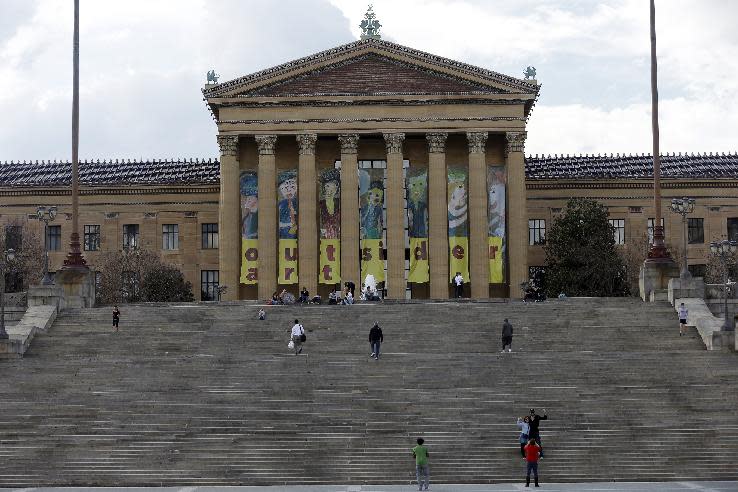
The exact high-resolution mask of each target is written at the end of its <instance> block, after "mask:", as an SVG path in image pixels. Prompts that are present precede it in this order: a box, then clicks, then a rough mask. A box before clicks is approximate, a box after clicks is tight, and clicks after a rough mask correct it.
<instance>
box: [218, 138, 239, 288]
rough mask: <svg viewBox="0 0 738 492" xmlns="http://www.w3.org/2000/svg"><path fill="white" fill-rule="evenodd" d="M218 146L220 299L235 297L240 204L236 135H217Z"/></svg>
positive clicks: (237, 285)
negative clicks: (223, 289)
mask: <svg viewBox="0 0 738 492" xmlns="http://www.w3.org/2000/svg"><path fill="white" fill-rule="evenodd" d="M218 146H219V147H220V207H219V208H218V235H219V237H220V247H219V248H218V262H219V265H220V266H219V267H218V268H219V274H218V275H219V277H218V279H219V284H220V285H221V286H226V287H228V289H227V290H226V291H225V293H224V294H223V296H222V297H221V299H222V300H224V301H225V300H227V301H232V300H236V299H238V291H239V287H240V283H241V282H240V270H241V234H240V231H241V228H240V223H241V206H240V198H239V189H238V183H239V168H238V135H218Z"/></svg>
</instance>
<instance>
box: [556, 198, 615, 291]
mask: <svg viewBox="0 0 738 492" xmlns="http://www.w3.org/2000/svg"><path fill="white" fill-rule="evenodd" d="M607 216H608V213H607V209H606V208H605V207H604V206H603V205H601V204H599V203H598V202H596V201H593V200H587V199H582V198H576V199H572V200H569V203H568V204H567V205H566V210H565V211H564V213H563V214H562V215H561V216H560V217H558V218H557V219H556V220H554V223H553V226H552V227H551V229H550V230H549V231H547V233H546V244H545V245H544V247H543V248H544V251H545V252H546V292H547V294H548V295H549V296H557V295H558V294H559V293H561V292H563V293H565V294H566V295H567V296H593V297H605V296H624V295H628V283H627V277H626V272H625V265H624V263H623V260H622V257H621V256H620V255H619V254H618V250H617V248H616V246H615V238H614V229H613V227H612V226H611V225H610V223H609V222H608V219H607Z"/></svg>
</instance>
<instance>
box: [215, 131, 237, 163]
mask: <svg viewBox="0 0 738 492" xmlns="http://www.w3.org/2000/svg"><path fill="white" fill-rule="evenodd" d="M218 147H220V155H221V156H223V157H235V158H236V159H238V135H218Z"/></svg>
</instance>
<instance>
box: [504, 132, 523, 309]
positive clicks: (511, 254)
mask: <svg viewBox="0 0 738 492" xmlns="http://www.w3.org/2000/svg"><path fill="white" fill-rule="evenodd" d="M525 137H526V133H525V132H507V133H506V134H505V138H506V139H507V145H506V147H505V165H506V167H507V235H508V237H507V248H506V249H507V251H508V265H509V270H508V271H509V273H508V280H509V282H510V297H517V296H518V295H522V294H521V291H520V284H521V283H522V282H527V281H528V209H527V202H526V189H525V155H524V154H523V149H524V146H525Z"/></svg>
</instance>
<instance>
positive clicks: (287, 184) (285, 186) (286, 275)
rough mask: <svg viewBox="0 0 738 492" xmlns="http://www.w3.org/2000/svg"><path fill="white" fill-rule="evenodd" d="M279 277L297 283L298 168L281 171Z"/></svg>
mask: <svg viewBox="0 0 738 492" xmlns="http://www.w3.org/2000/svg"><path fill="white" fill-rule="evenodd" d="M278 182H279V185H278V193H279V197H278V200H279V202H278V203H277V208H278V210H279V252H278V254H279V257H278V260H279V278H278V282H279V283H280V284H296V283H297V281H298V277H297V255H298V252H297V170H296V169H290V170H289V171H283V172H281V173H279V180H278Z"/></svg>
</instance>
